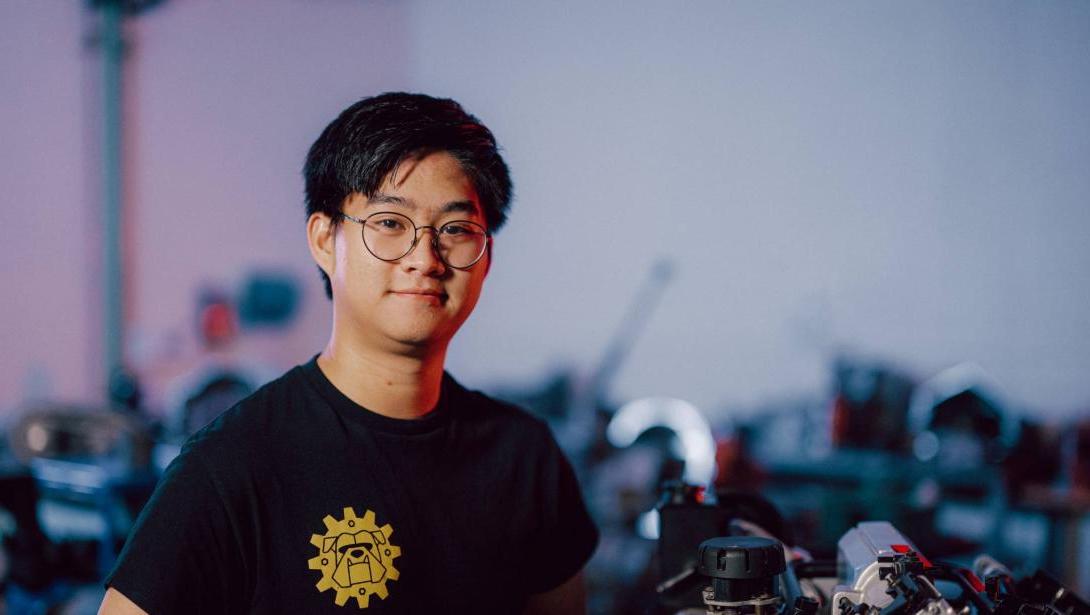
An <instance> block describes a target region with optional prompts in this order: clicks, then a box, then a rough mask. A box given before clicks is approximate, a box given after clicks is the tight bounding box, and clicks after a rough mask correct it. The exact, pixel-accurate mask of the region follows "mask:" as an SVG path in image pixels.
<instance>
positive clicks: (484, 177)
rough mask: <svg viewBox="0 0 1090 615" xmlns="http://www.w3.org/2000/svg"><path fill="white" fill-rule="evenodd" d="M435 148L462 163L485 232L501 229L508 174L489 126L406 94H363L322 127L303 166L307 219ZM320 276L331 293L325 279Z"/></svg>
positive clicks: (334, 209)
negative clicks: (480, 213)
mask: <svg viewBox="0 0 1090 615" xmlns="http://www.w3.org/2000/svg"><path fill="white" fill-rule="evenodd" d="M433 152H448V153H450V154H451V155H452V156H453V157H454V158H455V159H456V160H457V161H458V162H459V163H460V164H461V165H462V170H463V171H465V173H466V175H467V176H469V179H470V181H471V182H473V186H474V188H476V190H477V196H478V197H479V198H480V203H481V208H482V209H483V210H484V217H485V221H486V223H487V224H488V229H489V231H491V232H495V231H497V230H499V228H500V227H501V226H503V223H504V222H505V221H506V220H507V209H508V207H509V206H510V203H511V177H510V175H509V174H508V171H507V164H506V163H505V162H504V161H503V158H502V157H501V156H500V154H499V150H498V147H497V146H496V139H495V137H493V136H492V132H491V131H489V130H488V128H486V127H485V126H484V124H482V123H481V122H480V120H478V119H477V118H476V117H474V116H472V115H470V114H469V113H466V111H465V110H464V109H462V106H461V105H459V104H458V103H457V102H455V101H453V100H450V99H449V98H433V97H431V96H426V95H424V94H407V93H405V92H388V93H386V94H380V95H379V96H373V97H371V98H364V99H363V100H361V101H359V102H357V103H355V104H354V105H352V106H351V107H348V108H347V109H345V110H344V111H343V112H341V114H340V115H339V116H337V119H335V120H333V122H332V123H330V124H329V126H326V128H325V130H323V131H322V134H321V136H319V137H318V140H317V141H315V142H314V145H312V146H311V147H310V151H309V152H308V153H307V160H306V163H305V164H304V165H303V177H304V179H305V180H306V204H307V217H308V218H309V217H310V216H311V215H312V214H315V213H324V214H327V215H329V216H330V218H331V219H332V220H333V224H338V223H339V222H340V216H338V214H340V213H341V207H342V206H343V205H344V201H345V199H347V198H348V197H349V196H350V195H352V194H354V193H357V192H358V193H361V194H363V195H365V196H368V197H370V196H371V195H373V194H374V193H375V192H376V191H378V189H379V187H380V186H381V185H382V182H383V181H384V180H385V179H386V176H387V175H389V174H390V172H391V171H393V170H394V169H395V168H397V166H398V164H400V163H401V162H402V161H404V160H411V159H417V158H422V157H424V156H426V155H428V154H431V153H433ZM319 271H321V269H319ZM321 275H322V280H323V281H324V282H325V289H326V295H327V296H328V297H331V298H332V297H333V289H332V287H331V285H330V283H329V277H328V276H327V275H326V274H325V272H324V271H321Z"/></svg>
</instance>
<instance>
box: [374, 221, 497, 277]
mask: <svg viewBox="0 0 1090 615" xmlns="http://www.w3.org/2000/svg"><path fill="white" fill-rule="evenodd" d="M421 228H430V229H432V232H434V233H435V237H436V239H435V245H437V246H438V251H439V258H441V259H442V260H443V262H444V263H446V264H447V265H450V266H451V267H454V268H458V269H460V268H464V267H469V266H471V265H473V264H474V263H476V262H477V261H478V260H480V258H481V256H483V255H484V250H485V245H486V244H487V242H488V235H487V234H486V233H485V230H484V227H482V226H481V225H479V224H476V223H474V222H469V221H468V220H455V221H452V222H447V223H446V224H444V225H442V226H440V227H439V228H438V229H436V228H434V227H421ZM419 230H420V229H419V228H417V226H416V224H415V223H414V222H413V221H412V220H411V219H409V218H408V217H407V216H403V215H401V214H395V213H393V212H380V213H376V214H371V215H370V216H368V217H367V219H366V220H364V224H363V243H364V245H365V246H367V249H368V250H370V251H371V254H374V255H375V257H376V258H379V259H382V260H386V261H392V260H397V259H399V258H401V257H403V256H405V255H406V254H408V253H409V252H410V251H411V250H412V249H413V245H414V244H415V243H416V241H417V239H416V238H417V236H418V234H419Z"/></svg>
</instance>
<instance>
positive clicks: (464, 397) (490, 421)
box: [447, 374, 552, 439]
mask: <svg viewBox="0 0 1090 615" xmlns="http://www.w3.org/2000/svg"><path fill="white" fill-rule="evenodd" d="M447 386H448V387H449V391H450V393H451V399H452V403H453V404H454V406H455V411H456V412H457V413H458V415H459V416H460V417H462V418H464V419H466V420H470V421H474V422H477V423H481V424H484V425H490V426H493V427H495V428H498V429H504V430H509V431H511V432H513V433H516V434H523V435H525V436H527V437H535V438H541V437H548V438H549V439H552V431H551V429H550V427H549V425H548V423H546V422H545V421H544V420H543V419H541V418H540V417H537V416H534V415H533V414H530V412H529V411H527V410H526V409H525V408H523V407H521V406H518V405H516V404H513V403H510V402H506V401H503V400H501V399H496V398H494V397H491V396H489V395H486V394H485V393H482V392H481V391H477V390H473V389H468V388H466V387H464V386H462V385H461V384H460V383H459V382H458V381H457V380H455V379H454V378H453V377H451V376H450V375H449V374H448V375H447Z"/></svg>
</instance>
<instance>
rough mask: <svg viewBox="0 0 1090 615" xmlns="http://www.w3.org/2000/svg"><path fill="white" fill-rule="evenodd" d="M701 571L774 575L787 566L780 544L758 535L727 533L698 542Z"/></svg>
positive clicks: (720, 574) (724, 574)
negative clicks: (733, 534)
mask: <svg viewBox="0 0 1090 615" xmlns="http://www.w3.org/2000/svg"><path fill="white" fill-rule="evenodd" d="M699 553H700V574H702V575H704V576H708V577H712V578H716V579H759V578H765V577H774V576H776V575H778V574H780V573H781V572H783V571H784V570H786V569H787V563H786V562H785V560H784V557H783V545H781V544H780V543H779V542H777V541H775V540H770V539H768V538H760V537H758V536H727V537H723V538H712V539H711V540H705V541H704V542H702V543H700V550H699Z"/></svg>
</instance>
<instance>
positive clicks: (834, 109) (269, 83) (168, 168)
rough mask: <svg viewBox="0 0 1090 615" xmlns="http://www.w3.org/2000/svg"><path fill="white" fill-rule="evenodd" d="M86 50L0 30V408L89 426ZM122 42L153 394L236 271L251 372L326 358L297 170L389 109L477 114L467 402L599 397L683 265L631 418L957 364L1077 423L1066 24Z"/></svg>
mask: <svg viewBox="0 0 1090 615" xmlns="http://www.w3.org/2000/svg"><path fill="white" fill-rule="evenodd" d="M92 26H93V19H92V15H91V12H90V10H89V9H87V8H86V7H85V6H84V3H80V2H75V1H70V2H31V1H25V0H17V1H14V2H5V3H4V4H3V5H2V7H0V58H2V59H0V71H2V72H0V75H2V83H3V87H2V88H0V109H2V114H0V129H2V133H0V134H2V136H0V141H2V142H3V147H2V150H0V152H2V153H0V156H3V158H4V164H2V165H0V185H3V186H4V195H3V200H4V206H3V208H2V209H0V211H2V213H0V215H2V219H0V245H2V246H3V250H4V258H3V259H0V262H2V265H0V289H3V290H2V292H0V296H2V297H3V299H2V301H3V320H4V324H3V327H2V328H0V331H2V332H0V348H3V352H2V353H0V412H4V413H10V412H11V411H13V409H14V408H16V407H18V406H19V405H20V404H22V403H23V402H25V401H26V400H28V399H33V398H42V397H49V398H62V399H70V400H78V401H94V400H97V399H100V398H102V396H103V384H102V383H103V381H104V378H105V373H104V368H103V366H102V365H101V363H102V361H101V359H100V356H101V349H102V340H101V337H102V334H101V329H102V326H101V322H102V318H101V310H102V308H101V304H102V297H101V288H102V286H101V283H100V278H101V266H100V263H99V259H100V256H99V255H100V243H101V239H102V235H101V229H100V216H99V207H100V205H101V203H100V201H101V199H100V198H99V194H100V189H99V184H100V180H99V178H98V172H99V168H98V166H97V162H98V158H99V154H98V152H99V149H98V148H99V125H98V123H99V121H100V120H99V117H98V116H97V115H96V108H97V107H96V106H97V105H98V102H97V101H98V100H99V98H98V97H99V92H98V88H99V83H98V75H99V71H100V68H99V67H100V63H101V61H100V59H99V57H98V55H97V52H96V50H95V49H94V47H93V40H92V39H93V34H94V28H93V27H92ZM126 29H127V34H128V36H129V42H130V47H129V50H128V60H127V66H126V69H125V71H126V72H125V88H126V90H125V95H124V116H123V117H124V130H125V131H126V132H125V142H124V173H125V175H124V198H125V204H124V207H125V210H124V225H125V235H124V246H125V247H124V250H125V253H124V257H125V258H124V262H125V278H124V279H125V285H126V295H125V299H124V305H125V308H126V313H125V322H126V340H125V352H126V356H127V357H128V359H129V361H130V362H132V363H133V364H134V365H136V367H137V369H144V370H150V371H154V369H153V368H152V367H151V366H155V365H165V364H169V363H170V362H171V361H178V360H180V359H179V357H181V356H183V355H185V353H186V352H187V350H186V349H187V348H190V347H191V346H192V341H191V338H192V336H193V334H192V333H191V330H192V329H193V318H194V316H193V314H194V302H195V299H194V297H195V296H196V295H197V294H198V293H199V292H200V289H202V288H206V287H210V286H211V287H216V286H217V285H218V286H221V287H230V286H231V285H232V284H235V283H237V281H238V280H239V279H241V277H242V276H244V275H245V274H246V273H247V272H250V271H253V270H269V269H271V270H277V271H286V272H290V273H291V274H293V275H296V276H297V277H298V279H299V280H301V281H302V284H303V287H302V288H303V301H302V303H301V311H300V317H299V318H297V319H296V320H295V321H294V325H293V326H292V327H291V328H290V329H289V330H287V331H280V332H277V333H276V334H274V335H269V336H266V337H269V338H270V339H268V340H266V341H265V342H264V346H260V347H259V349H258V350H255V351H254V352H255V353H256V354H259V355H261V356H262V358H263V359H264V360H266V361H267V362H268V363H269V364H271V365H272V366H274V367H276V368H277V369H279V368H282V367H287V366H289V365H291V364H294V363H297V362H301V361H304V360H306V359H307V358H308V357H309V356H310V355H311V354H312V353H314V352H316V351H317V350H318V349H320V347H321V345H322V344H323V343H324V341H325V334H326V332H327V326H328V318H329V317H328V315H327V307H326V303H325V302H326V300H325V298H324V297H323V296H322V293H321V288H320V285H319V283H318V281H317V277H316V274H315V273H314V269H313V266H312V265H311V264H310V261H309V257H308V254H307V252H306V248H305V245H304V238H303V213H302V204H301V202H302V182H301V179H300V174H299V169H300V166H301V161H302V159H303V156H304V154H305V152H306V148H307V147H308V146H309V144H310V143H311V141H312V140H313V139H314V138H315V137H316V135H317V133H318V132H319V131H320V130H321V128H322V127H323V126H324V125H325V124H326V123H327V122H328V121H329V120H331V119H332V117H333V116H334V115H335V114H336V113H337V112H338V111H340V110H341V109H342V108H343V107H345V106H346V105H348V104H349V103H351V102H352V101H354V100H356V99H358V98H360V97H362V96H366V95H370V94H374V93H378V92H382V91H385V90H391V89H408V90H418V91H424V92H429V93H433V94H437V95H443V96H451V97H454V98H456V99H458V100H459V101H461V102H462V103H463V104H464V105H465V106H466V108H467V109H469V110H470V111H471V112H473V113H475V114H477V115H478V116H479V117H481V118H482V119H483V120H484V121H485V122H486V123H487V124H489V125H490V126H491V127H492V128H493V130H494V131H495V132H496V134H497V136H498V138H499V140H500V142H501V144H502V145H503V146H504V148H505V150H506V155H507V157H508V161H509V163H510V164H511V167H512V169H513V172H514V178H515V181H516V188H517V200H516V202H515V205H514V210H513V214H512V217H511V222H510V226H509V227H508V228H506V229H504V230H503V231H502V232H501V233H500V235H499V238H498V242H497V246H496V250H497V259H496V264H495V267H494V268H493V270H492V273H491V276H490V280H489V282H488V285H487V288H486V294H485V297H484V298H483V300H482V303H481V305H480V307H479V308H478V311H477V313H476V315H475V316H474V317H473V318H472V319H471V321H470V323H469V324H468V325H467V327H466V330H465V331H464V332H463V334H462V335H461V337H460V338H459V339H458V341H457V342H456V344H455V346H454V347H453V348H452V354H451V357H450V368H451V370H452V371H453V372H455V373H456V374H458V375H460V376H461V377H462V379H463V380H465V381H467V382H468V383H469V384H472V385H477V386H490V385H494V384H496V383H504V382H528V381H534V380H537V379H539V378H540V377H541V374H542V373H543V372H547V371H549V370H552V369H557V368H558V366H562V365H575V366H577V367H589V366H591V365H592V364H593V363H594V362H595V361H596V360H597V357H598V355H599V354H600V353H601V352H602V349H603V347H604V346H605V344H606V342H607V340H608V338H609V336H610V335H611V334H612V332H613V331H614V330H615V328H616V327H617V322H618V320H619V319H620V318H621V315H622V314H623V313H624V311H625V309H626V306H627V304H628V302H629V301H630V300H631V299H632V297H633V296H634V294H635V292H636V289H637V288H638V287H639V285H640V284H641V282H642V281H643V280H644V279H645V278H646V276H647V274H648V271H649V269H650V268H651V267H652V264H653V263H654V262H655V261H656V260H657V259H668V260H669V261H670V262H671V263H672V266H673V272H674V276H673V279H672V281H671V283H670V284H669V285H668V287H667V288H666V289H665V291H664V295H663V298H662V301H661V304H660V305H659V306H658V307H657V309H656V310H654V312H653V314H652V315H651V317H650V320H649V321H648V324H647V326H646V329H645V330H644V331H643V332H642V334H641V337H640V338H639V339H638V341H637V343H636V345H635V346H634V348H633V349H632V353H631V355H630V357H629V359H628V361H627V362H626V364H625V365H624V367H623V369H622V371H621V372H620V373H619V375H618V378H617V380H616V382H615V383H614V387H613V391H612V392H613V394H614V395H615V396H616V397H617V398H618V399H629V398H632V397H636V396H641V395H647V394H670V395H674V396H678V397H683V398H686V399H689V400H691V401H693V402H695V403H696V404H697V405H698V406H700V407H703V408H705V409H707V410H710V411H713V412H715V411H717V410H718V409H720V408H726V407H730V406H731V405H739V404H753V403H757V402H759V401H761V400H766V399H769V398H775V397H782V396H789V395H797V394H805V393H808V392H813V391H818V390H822V389H824V388H825V387H826V386H827V382H828V371H829V370H828V364H829V361H830V359H831V357H832V356H833V355H835V354H837V353H840V352H845V351H848V352H855V353H862V354H867V355H876V356H882V357H886V358H889V359H892V360H894V361H897V362H899V363H900V364H902V365H904V366H906V368H907V369H910V370H911V371H913V372H914V373H916V374H919V375H920V376H924V377H925V376H928V375H930V374H933V373H935V372H937V371H938V370H940V369H942V368H944V367H947V366H949V365H952V364H954V363H957V362H960V361H963V360H972V361H975V362H978V363H979V364H980V365H982V366H983V367H984V369H985V370H986V371H987V372H989V373H990V374H991V375H992V376H993V377H994V378H995V379H996V380H997V381H998V382H999V383H1000V384H1001V385H1002V386H1003V387H1004V388H1005V390H1006V391H1007V392H1008V393H1009V395H1010V397H1011V398H1012V399H1013V400H1014V401H1016V402H1017V403H1018V404H1020V405H1021V406H1023V407H1025V408H1027V409H1032V411H1034V412H1043V413H1048V414H1052V415H1066V414H1070V413H1072V412H1074V411H1076V410H1079V409H1083V408H1086V407H1087V405H1088V402H1090V384H1088V383H1090V379H1088V378H1087V377H1086V371H1087V365H1088V364H1090V310H1087V309H1086V306H1087V305H1088V304H1090V278H1088V276H1087V275H1086V265H1087V264H1088V263H1090V242H1088V241H1086V236H1087V230H1088V229H1090V208H1088V207H1087V194H1090V174H1088V173H1086V168H1087V162H1088V161H1090V116H1088V114H1087V113H1086V109H1088V108H1090V36H1088V35H1090V6H1088V5H1087V4H1085V3H1081V2H1045V3H1026V2H965V3H944V2H925V3H870V2H845V3H837V4H835V5H825V4H813V3H778V2H773V3H745V2H730V3H725V2H718V1H715V2H712V1H708V2H699V1H698V2H686V3H657V2H623V3H622V2H595V3H586V2H563V3H547V4H542V3H511V2H502V1H499V0H497V1H495V2H489V1H484V0H481V1H468V2H457V3H453V2H450V3H437V2H426V1H420V2H409V1H406V2H392V1H390V2H386V1H367V2H363V1H350V0H320V1H306V2H304V1H302V0H261V1H257V0H248V1H237V2H232V3H230V4H229V5H225V4H223V3H220V2H213V1H211V0H186V1H184V2H182V1H168V2H165V3H164V4H162V5H161V6H160V7H158V8H156V9H154V10H152V11H149V12H148V13H146V14H144V15H142V16H140V17H139V18H137V19H134V20H131V21H130V22H129V23H128V24H127V26H126ZM255 348H256V347H255Z"/></svg>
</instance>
